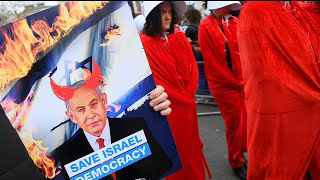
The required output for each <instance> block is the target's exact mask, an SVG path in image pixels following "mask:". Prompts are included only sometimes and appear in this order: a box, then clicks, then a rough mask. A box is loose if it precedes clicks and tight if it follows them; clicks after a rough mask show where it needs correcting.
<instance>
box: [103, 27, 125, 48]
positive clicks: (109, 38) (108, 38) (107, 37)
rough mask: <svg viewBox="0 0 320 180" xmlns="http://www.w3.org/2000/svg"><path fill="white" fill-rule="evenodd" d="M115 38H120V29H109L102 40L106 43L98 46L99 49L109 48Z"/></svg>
mask: <svg viewBox="0 0 320 180" xmlns="http://www.w3.org/2000/svg"><path fill="white" fill-rule="evenodd" d="M115 36H120V29H111V30H110V31H108V33H107V34H106V35H105V36H104V40H106V41H107V42H106V43H102V44H100V47H105V46H109V45H110V43H111V41H112V39H113V38H114V37H115Z"/></svg>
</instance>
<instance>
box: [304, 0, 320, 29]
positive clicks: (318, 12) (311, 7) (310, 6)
mask: <svg viewBox="0 0 320 180" xmlns="http://www.w3.org/2000/svg"><path fill="white" fill-rule="evenodd" d="M299 5H300V6H301V7H303V8H304V9H305V10H306V11H307V12H308V13H309V14H310V16H311V17H312V19H313V20H314V21H316V23H317V25H318V26H320V7H319V6H317V5H315V4H314V3H310V2H309V3H306V2H299Z"/></svg>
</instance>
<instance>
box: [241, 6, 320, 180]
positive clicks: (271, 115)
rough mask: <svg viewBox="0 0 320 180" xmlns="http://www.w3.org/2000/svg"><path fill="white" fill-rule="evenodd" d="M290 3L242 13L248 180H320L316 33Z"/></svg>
mask: <svg viewBox="0 0 320 180" xmlns="http://www.w3.org/2000/svg"><path fill="white" fill-rule="evenodd" d="M290 3H291V7H284V6H283V5H282V4H281V3H280V2H271V1H270V2H249V1H248V2H247V3H245V5H244V6H243V8H242V10H241V13H240V22H239V24H238V33H239V34H238V39H239V49H240V60H241V65H242V72H243V78H244V85H245V87H244V90H245V94H246V97H245V98H246V99H245V103H246V107H247V115H248V119H247V122H248V129H247V133H248V157H249V159H248V162H249V167H248V179H249V180H250V179H288V180H289V179H303V177H304V176H305V174H306V171H307V170H308V171H309V172H310V174H311V176H312V179H319V178H320V163H319V162H320V161H319V159H320V158H319V157H320V152H319V141H320V111H319V109H320V73H319V67H320V63H319V62H320V56H319V53H320V38H319V37H320V36H319V32H320V31H319V29H318V27H317V25H316V24H315V21H312V19H311V17H310V16H309V15H308V13H307V12H306V11H305V10H303V9H302V8H301V7H300V6H298V5H297V3H296V2H292V1H291V2H290Z"/></svg>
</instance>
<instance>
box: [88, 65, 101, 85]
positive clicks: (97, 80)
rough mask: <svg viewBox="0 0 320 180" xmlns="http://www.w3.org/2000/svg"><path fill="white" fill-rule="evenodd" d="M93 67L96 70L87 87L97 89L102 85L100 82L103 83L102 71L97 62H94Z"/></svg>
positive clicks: (89, 78)
mask: <svg viewBox="0 0 320 180" xmlns="http://www.w3.org/2000/svg"><path fill="white" fill-rule="evenodd" d="M93 67H94V69H93V71H92V73H91V75H90V76H89V77H88V78H87V79H86V86H87V87H88V88H96V87H98V86H99V85H100V82H101V81H102V75H101V70H100V68H99V65H98V64H97V63H96V61H93Z"/></svg>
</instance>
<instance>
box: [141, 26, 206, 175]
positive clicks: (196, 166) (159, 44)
mask: <svg viewBox="0 0 320 180" xmlns="http://www.w3.org/2000/svg"><path fill="white" fill-rule="evenodd" d="M140 38H141V41H142V44H143V47H144V50H145V53H146V55H147V58H148V61H149V64H150V67H151V70H152V74H153V77H154V79H155V82H156V83H157V84H160V85H162V86H163V87H164V89H165V92H166V93H168V95H169V97H168V99H169V100H170V101H171V105H170V107H171V108H172V113H171V114H170V115H169V116H168V121H169V124H170V128H171V131H172V134H173V137H174V140H175V143H176V145H177V149H178V152H179V155H180V159H181V161H182V165H183V169H182V170H179V171H178V172H176V173H174V174H173V175H171V176H169V177H167V178H166V179H168V180H171V179H175V180H176V179H181V180H185V179H197V180H198V179H199V180H202V179H203V180H204V179H205V170H204V164H205V163H206V160H205V157H204V154H203V152H202V149H203V144H202V141H201V139H200V134H199V128H198V117H197V109H196V102H195V100H194V95H195V92H196V88H197V82H198V69H197V64H196V61H195V59H194V56H193V52H192V49H191V46H190V43H189V42H188V40H187V38H186V36H185V35H184V33H183V32H180V31H178V32H176V33H174V34H171V35H169V36H168V42H167V41H166V40H162V39H160V38H157V37H150V36H147V35H146V34H140Z"/></svg>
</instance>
